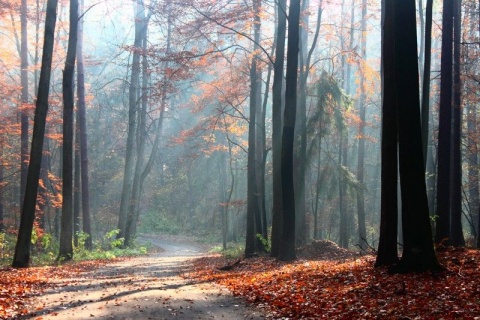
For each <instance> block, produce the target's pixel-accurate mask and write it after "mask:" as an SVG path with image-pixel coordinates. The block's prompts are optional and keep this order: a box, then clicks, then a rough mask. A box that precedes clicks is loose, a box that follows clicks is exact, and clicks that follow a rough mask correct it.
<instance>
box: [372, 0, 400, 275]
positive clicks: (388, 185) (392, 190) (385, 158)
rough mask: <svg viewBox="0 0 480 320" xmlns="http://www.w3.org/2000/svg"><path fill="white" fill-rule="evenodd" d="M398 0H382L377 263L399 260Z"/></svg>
mask: <svg viewBox="0 0 480 320" xmlns="http://www.w3.org/2000/svg"><path fill="white" fill-rule="evenodd" d="M394 1H395V0H383V1H382V145H381V148H382V152H381V157H382V168H381V180H382V186H381V188H382V189H381V196H380V197H381V205H380V215H381V217H380V239H379V244H378V253H377V259H376V261H375V267H380V266H388V265H392V264H395V263H397V262H398V252H397V221H398V197H397V186H398V183H397V173H398V161H397V155H398V149H397V105H396V92H395V77H394V76H395V73H394V72H395V69H394V68H395V59H394V50H395V38H394V36H395V34H394V25H393V10H394Z"/></svg>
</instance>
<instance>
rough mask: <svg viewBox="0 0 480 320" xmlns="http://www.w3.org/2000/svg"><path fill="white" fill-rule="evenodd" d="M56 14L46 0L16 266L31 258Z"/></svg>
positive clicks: (50, 0)
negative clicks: (41, 51)
mask: <svg viewBox="0 0 480 320" xmlns="http://www.w3.org/2000/svg"><path fill="white" fill-rule="evenodd" d="M56 18H57V0H48V1H47V11H46V17H45V36H44V45H43V55H42V66H41V71H40V80H39V84H38V95H37V102H36V107H35V118H34V125H33V135H32V147H31V149H30V161H29V165H28V175H27V183H26V188H25V197H24V200H23V207H22V214H21V218H20V228H19V230H18V237H17V243H16V245H15V254H14V257H13V262H12V266H13V267H18V268H22V267H23V268H25V267H28V265H29V262H30V239H31V236H32V229H33V222H34V220H35V205H36V201H37V190H38V182H39V178H40V168H41V163H42V149H43V142H44V138H45V137H44V136H45V122H46V118H47V111H48V94H49V91H50V75H51V67H52V55H53V42H54V33H55V22H56Z"/></svg>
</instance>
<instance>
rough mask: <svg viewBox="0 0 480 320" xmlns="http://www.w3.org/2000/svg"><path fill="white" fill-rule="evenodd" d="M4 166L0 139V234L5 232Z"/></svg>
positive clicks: (0, 140)
mask: <svg viewBox="0 0 480 320" xmlns="http://www.w3.org/2000/svg"><path fill="white" fill-rule="evenodd" d="M3 171H4V165H3V140H2V139H0V232H4V231H5V222H4V221H3V219H4V215H5V212H4V207H3V204H4V202H5V197H4V196H5V193H4V192H3V188H5V185H4V184H3V183H4V181H3V179H4V173H3Z"/></svg>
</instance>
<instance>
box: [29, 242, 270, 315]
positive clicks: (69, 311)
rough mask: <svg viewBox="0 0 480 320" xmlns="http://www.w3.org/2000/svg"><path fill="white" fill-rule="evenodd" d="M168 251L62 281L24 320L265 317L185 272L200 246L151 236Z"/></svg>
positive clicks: (47, 292)
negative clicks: (184, 275)
mask: <svg viewBox="0 0 480 320" xmlns="http://www.w3.org/2000/svg"><path fill="white" fill-rule="evenodd" d="M148 241H149V242H151V243H152V244H153V245H155V246H159V247H161V248H162V249H163V250H164V251H163V252H161V253H157V254H152V255H149V256H145V257H137V258H132V259H129V260H126V261H121V262H117V263H113V264H108V265H106V266H104V267H102V268H100V269H97V270H92V271H91V272H86V273H82V274H81V276H80V278H79V277H77V276H76V277H75V278H71V279H62V280H57V281H55V282H56V284H57V285H56V286H55V288H54V289H50V290H48V291H46V292H45V293H44V294H43V295H42V296H41V297H38V298H36V299H35V301H33V304H34V306H36V307H37V310H36V311H35V313H36V315H35V316H32V315H29V316H27V317H23V319H37V318H38V319H42V320H44V319H56V320H59V319H62V320H63V319H264V317H263V316H262V314H261V311H260V310H256V309H254V308H253V307H250V306H247V305H246V304H245V303H244V302H243V301H242V300H241V299H240V298H236V297H233V296H232V295H231V293H230V292H229V291H228V290H226V289H224V288H222V287H219V286H216V285H213V284H210V283H201V284H198V283H193V282H192V281H190V280H188V279H184V278H182V277H180V276H179V274H180V273H181V272H182V270H184V268H185V263H186V262H187V261H188V260H189V259H191V258H192V257H194V256H201V255H202V254H203V250H202V249H201V248H199V247H196V246H192V245H187V244H181V243H174V242H172V241H167V240H160V239H154V238H149V239H148Z"/></svg>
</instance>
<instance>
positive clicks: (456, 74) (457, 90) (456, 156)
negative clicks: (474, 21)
mask: <svg viewBox="0 0 480 320" xmlns="http://www.w3.org/2000/svg"><path fill="white" fill-rule="evenodd" d="M453 14H454V28H453V29H454V44H453V110H452V118H453V124H452V173H451V174H452V178H451V179H452V195H451V196H452V200H451V205H452V208H451V218H450V221H451V229H450V237H451V244H452V245H454V246H465V239H464V237H463V230H462V154H461V150H462V148H461V143H462V141H461V135H462V105H461V90H462V87H461V82H460V42H461V33H462V32H461V29H460V28H461V26H462V24H461V0H454V9H453Z"/></svg>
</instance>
